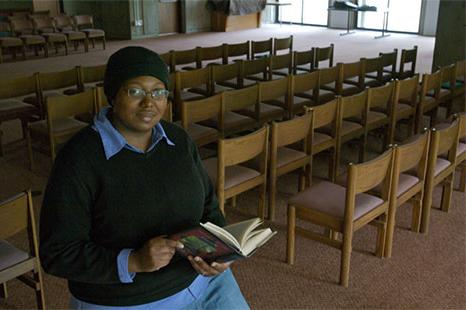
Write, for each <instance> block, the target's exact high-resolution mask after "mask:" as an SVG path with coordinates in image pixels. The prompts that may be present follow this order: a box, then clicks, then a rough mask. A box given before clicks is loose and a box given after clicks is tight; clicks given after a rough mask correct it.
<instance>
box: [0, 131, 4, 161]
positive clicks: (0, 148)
mask: <svg viewBox="0 0 466 310" xmlns="http://www.w3.org/2000/svg"><path fill="white" fill-rule="evenodd" d="M0 126H1V123H0ZM2 136H3V131H2V129H1V128H0V156H3V155H4V151H3V144H2Z"/></svg>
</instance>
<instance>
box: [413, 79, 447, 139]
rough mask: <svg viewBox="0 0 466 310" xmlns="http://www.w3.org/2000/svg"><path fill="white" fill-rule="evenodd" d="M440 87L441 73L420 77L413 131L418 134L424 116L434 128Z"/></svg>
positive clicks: (421, 127)
mask: <svg viewBox="0 0 466 310" xmlns="http://www.w3.org/2000/svg"><path fill="white" fill-rule="evenodd" d="M441 87H442V72H441V71H440V70H438V71H437V72H434V73H432V74H427V73H424V74H423V75H422V82H421V88H420V91H419V102H418V107H417V110H416V113H417V114H416V119H415V129H414V131H415V132H416V133H420V132H421V130H422V129H423V128H424V127H425V126H424V114H426V113H428V114H429V116H430V127H434V125H435V123H436V121H437V111H438V107H439V105H440V88H441Z"/></svg>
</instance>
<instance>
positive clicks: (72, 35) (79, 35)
mask: <svg viewBox="0 0 466 310" xmlns="http://www.w3.org/2000/svg"><path fill="white" fill-rule="evenodd" d="M62 33H63V34H64V35H66V37H67V38H68V40H83V39H85V38H86V34H85V33H84V32H82V31H72V30H68V31H63V32H62Z"/></svg>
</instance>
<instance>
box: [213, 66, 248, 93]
mask: <svg viewBox="0 0 466 310" xmlns="http://www.w3.org/2000/svg"><path fill="white" fill-rule="evenodd" d="M210 80H211V83H212V84H211V87H210V89H211V91H212V94H216V93H219V92H221V91H225V90H231V89H236V88H240V81H241V62H234V63H231V64H226V65H221V66H211V68H210Z"/></svg>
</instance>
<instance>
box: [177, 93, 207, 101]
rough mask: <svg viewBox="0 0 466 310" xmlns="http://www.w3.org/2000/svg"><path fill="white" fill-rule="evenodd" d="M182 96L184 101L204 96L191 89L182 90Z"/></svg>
mask: <svg viewBox="0 0 466 310" xmlns="http://www.w3.org/2000/svg"><path fill="white" fill-rule="evenodd" d="M180 98H181V100H182V101H189V100H198V99H202V98H204V96H203V95H200V94H196V93H192V92H190V91H181V92H180Z"/></svg>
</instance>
